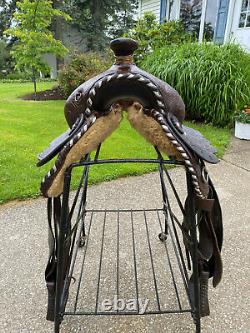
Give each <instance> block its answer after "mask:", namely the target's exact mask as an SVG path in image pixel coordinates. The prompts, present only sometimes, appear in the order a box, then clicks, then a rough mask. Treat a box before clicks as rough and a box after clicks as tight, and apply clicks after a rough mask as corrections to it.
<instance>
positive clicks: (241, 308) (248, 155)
mask: <svg viewBox="0 0 250 333" xmlns="http://www.w3.org/2000/svg"><path fill="white" fill-rule="evenodd" d="M209 171H210V175H211V177H212V179H213V181H214V183H215V185H216V188H217V190H218V193H219V197H220V199H221V204H222V208H223V215H224V227H225V238H224V239H225V243H224V249H223V260H224V276H223V281H222V283H221V284H220V285H219V286H218V287H217V288H216V289H214V290H213V289H212V287H211V289H210V307H211V315H210V317H207V318H204V319H202V332H204V333H215V332H216V333H217V332H218V333H220V332H223V333H224V332H227V333H249V332H250V303H249V300H250V288H249V282H250V265H249V263H250V250H249V240H250V209H249V199H250V195H249V193H250V142H246V141H240V140H236V139H234V140H233V142H232V146H231V148H230V149H229V151H228V153H227V154H226V155H225V156H224V159H223V160H222V161H221V163H220V164H219V165H216V166H209ZM171 175H172V176H173V179H174V180H175V181H176V182H177V184H178V188H181V186H183V185H184V184H183V172H182V170H181V168H175V169H174V170H172V171H171ZM131 189H133V190H132V191H131ZM97 198H98V200H97V201H98V202H97V203H96V204H97V205H99V206H100V205H102V207H106V208H112V207H115V206H120V207H124V206H125V207H131V208H133V207H139V206H142V207H156V206H159V202H161V198H160V193H159V179H158V175H157V174H148V175H145V176H141V177H130V178H125V179H119V180H116V181H112V182H109V183H104V184H100V185H97V186H93V187H92V188H90V191H89V202H92V200H93V199H95V200H96V199H97ZM45 204H46V203H45V200H43V199H39V200H32V201H29V202H23V203H18V204H15V205H7V206H4V207H2V208H0V222H1V224H0V233H1V248H0V265H1V267H0V272H1V273H0V290H1V301H0V313H1V316H0V332H1V333H4V332H6V333H31V332H37V333H47V332H53V324H52V323H49V322H47V321H46V320H45V311H46V290H45V286H44V280H43V276H44V267H45V263H46V258H47V242H46V240H47V225H46V210H45ZM124 237H126V236H124ZM124 239H125V241H126V238H124ZM142 246H143V245H142ZM157 246H159V245H157ZM121 258H122V259H121V260H124V258H126V257H125V256H121ZM108 259H110V265H112V258H108ZM93 260H94V259H93ZM125 266H126V263H125ZM107 267H109V266H107ZM144 274H145V276H147V267H146V264H145V268H144V272H143V275H144ZM159 274H161V273H159ZM87 275H88V276H89V277H90V280H89V281H90V282H89V288H90V290H91V286H92V285H91V276H92V268H91V267H90V268H89V271H88V274H87ZM142 278H143V276H142ZM148 289H150V288H148ZM171 292H172V291H171V290H168V289H166V293H165V297H166V302H167V301H168V300H169V299H171ZM61 331H62V332H65V333H66V332H67V333H69V332H86V333H88V332H91V333H92V332H93V333H94V332H98V333H102V332H103V333H104V332H121V333H128V332H129V333H133V332H136V333H138V332H143V333H158V332H159V333H161V332H167V333H170V332H171V333H172V332H175V333H179V332H194V326H193V324H192V321H191V319H190V315H157V316H151V315H150V316H140V317H136V318H134V317H127V316H124V317H119V318H117V317H112V316H111V317H103V316H101V317H89V316H86V317H74V318H71V317H67V318H65V320H64V322H63V325H62V330H61Z"/></svg>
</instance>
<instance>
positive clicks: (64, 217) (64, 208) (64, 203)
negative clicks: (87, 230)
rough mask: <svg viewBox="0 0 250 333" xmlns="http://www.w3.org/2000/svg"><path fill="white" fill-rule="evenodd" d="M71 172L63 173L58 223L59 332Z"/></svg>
mask: <svg viewBox="0 0 250 333" xmlns="http://www.w3.org/2000/svg"><path fill="white" fill-rule="evenodd" d="M70 180H71V173H69V172H67V171H66V173H65V177H64V189H63V201H62V213H61V221H60V225H59V242H58V249H57V251H58V257H57V274H56V299H55V322H54V331H55V333H59V331H60V324H61V322H62V319H63V314H62V304H63V281H64V273H65V272H64V261H65V253H64V248H65V238H66V237H65V236H66V232H67V228H68V201H69V191H70Z"/></svg>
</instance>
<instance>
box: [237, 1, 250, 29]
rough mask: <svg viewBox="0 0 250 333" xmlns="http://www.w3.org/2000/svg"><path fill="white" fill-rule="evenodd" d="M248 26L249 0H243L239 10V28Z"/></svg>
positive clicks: (249, 17) (249, 23)
mask: <svg viewBox="0 0 250 333" xmlns="http://www.w3.org/2000/svg"><path fill="white" fill-rule="evenodd" d="M247 27H250V0H243V1H242V6H241V12H240V22H239V28H247Z"/></svg>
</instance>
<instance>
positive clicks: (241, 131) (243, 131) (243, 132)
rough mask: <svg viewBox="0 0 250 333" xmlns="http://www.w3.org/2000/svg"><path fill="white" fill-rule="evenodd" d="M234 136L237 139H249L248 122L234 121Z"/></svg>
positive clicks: (249, 129) (249, 127) (249, 126)
mask: <svg viewBox="0 0 250 333" xmlns="http://www.w3.org/2000/svg"><path fill="white" fill-rule="evenodd" d="M235 136H236V138H239V139H245V140H250V124H242V123H239V122H238V121H236V122H235Z"/></svg>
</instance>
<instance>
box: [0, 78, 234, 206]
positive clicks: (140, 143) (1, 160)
mask: <svg viewBox="0 0 250 333" xmlns="http://www.w3.org/2000/svg"><path fill="white" fill-rule="evenodd" d="M54 84H55V83H51V82H50V83H39V84H38V88H39V89H40V90H44V89H49V88H51V87H52V86H53V85H54ZM32 89H33V86H32V83H22V84H19V83H18V84H17V83H12V84H10V83H0V203H3V202H6V201H9V200H14V199H24V198H31V197H37V196H39V195H40V193H39V186H40V182H41V179H42V178H43V177H44V175H45V174H46V173H47V171H48V170H49V168H50V167H51V166H52V165H53V161H51V162H50V163H48V164H46V165H45V166H43V167H41V168H37V167H36V156H37V155H38V153H40V152H41V151H42V150H43V149H45V148H46V147H47V146H48V145H49V143H50V141H51V140H53V139H54V138H55V137H56V136H58V135H60V134H61V133H62V132H64V131H65V130H66V129H67V128H68V126H67V123H66V120H65V118H64V112H63V107H64V103H65V102H64V101H45V102H35V101H24V100H21V99H20V98H19V97H20V96H22V95H24V94H27V93H30V92H32ZM187 125H188V126H191V127H193V128H195V129H198V130H200V131H201V132H202V133H203V134H204V135H205V136H206V137H207V138H208V139H209V140H211V142H212V143H213V144H214V145H215V146H216V147H217V149H218V153H219V156H222V155H223V153H224V150H225V147H226V146H227V145H228V142H229V140H230V131H229V130H228V129H218V128H213V127H212V126H209V125H201V124H192V123H187ZM155 156H156V155H155V151H154V149H153V147H151V146H150V145H149V144H148V143H147V142H146V141H145V140H144V139H143V138H142V137H141V136H139V135H138V134H137V133H136V132H135V131H134V130H133V129H132V128H131V126H130V124H129V123H128V121H127V119H126V116H124V120H123V121H122V123H121V126H120V127H119V129H118V130H117V131H116V132H115V133H113V134H112V136H111V137H110V138H109V139H108V140H106V142H105V143H104V144H103V147H102V151H101V156H100V157H101V158H116V157H118V158H125V157H138V158H154V157H155ZM156 169H157V167H156V166H155V165H152V164H123V165H117V164H116V165H103V166H98V167H97V166H95V167H93V168H91V172H90V183H91V184H96V183H99V182H102V181H105V180H111V179H115V178H118V177H124V176H128V175H140V174H143V173H147V172H151V171H154V170H156ZM79 173H80V170H77V172H76V175H75V176H74V177H73V188H74V187H76V184H77V181H78V178H79V177H78V176H79Z"/></svg>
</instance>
